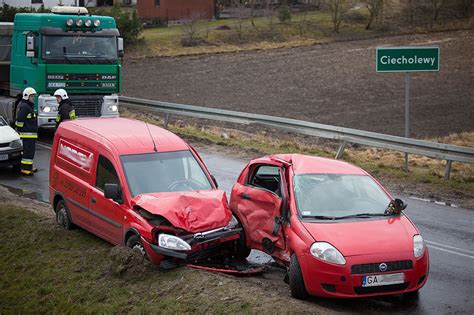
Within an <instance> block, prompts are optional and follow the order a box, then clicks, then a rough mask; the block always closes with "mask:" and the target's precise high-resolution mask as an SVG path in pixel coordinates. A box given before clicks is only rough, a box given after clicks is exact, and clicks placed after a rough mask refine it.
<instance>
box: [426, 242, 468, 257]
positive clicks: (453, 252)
mask: <svg viewBox="0 0 474 315" xmlns="http://www.w3.org/2000/svg"><path fill="white" fill-rule="evenodd" d="M428 247H429V248H433V249H437V250H440V251H442V252H447V253H451V254H456V255H459V256H464V257H467V258H471V259H474V256H472V255H466V254H462V253H458V252H455V251H452V250H449V249H444V248H441V247H436V246H433V245H428Z"/></svg>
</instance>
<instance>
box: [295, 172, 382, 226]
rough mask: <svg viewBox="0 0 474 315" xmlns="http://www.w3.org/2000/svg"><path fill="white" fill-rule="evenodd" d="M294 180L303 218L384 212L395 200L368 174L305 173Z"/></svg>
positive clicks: (298, 205)
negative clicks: (392, 200)
mask: <svg viewBox="0 0 474 315" xmlns="http://www.w3.org/2000/svg"><path fill="white" fill-rule="evenodd" d="M293 183H294V192H295V197H296V204H297V208H298V211H299V214H300V215H301V216H302V217H317V218H332V219H337V218H342V217H346V216H358V215H365V216H370V215H374V216H377V215H384V214H385V213H386V212H385V211H386V209H387V207H388V205H389V203H390V201H391V199H390V197H389V196H388V195H387V194H386V193H385V192H384V191H383V190H382V189H381V188H380V186H379V185H378V184H377V183H376V182H375V181H374V180H373V179H372V178H371V177H370V176H366V175H342V174H302V175H297V176H295V177H294V182H293Z"/></svg>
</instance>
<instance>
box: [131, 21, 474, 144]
mask: <svg viewBox="0 0 474 315" xmlns="http://www.w3.org/2000/svg"><path fill="white" fill-rule="evenodd" d="M383 45H394V46H406V45H439V46H440V54H441V57H440V58H441V63H440V71H439V72H430V73H414V74H412V85H411V98H410V107H411V109H410V114H411V116H410V120H411V136H412V137H418V138H424V137H437V136H445V135H448V134H451V133H459V132H462V131H474V123H473V122H474V31H472V30H471V31H456V32H445V33H428V34H417V35H404V36H393V37H384V38H376V39H368V40H358V41H345V42H334V43H329V44H323V45H316V46H312V47H303V48H293V49H278V50H268V51H255V52H247V53H231V54H219V55H201V56H189V57H180V58H157V59H136V60H129V59H126V60H125V61H124V65H123V76H124V91H123V92H124V95H127V96H134V97H139V98H146V99H154V100H160V101H169V102H176V103H183V104H191V105H201V106H206V107H215V108H222V109H230V110H236V111H243V112H253V113H260V114H268V115H274V116H283V117H290V118H296V119H302V120H309V121H314V122H319V123H323V124H331V125H337V126H343V127H350V128H356V129H362V130H369V131H374V132H381V133H387V134H393V135H404V112H405V74H403V73H379V74H377V73H376V71H375V50H376V47H378V46H383Z"/></svg>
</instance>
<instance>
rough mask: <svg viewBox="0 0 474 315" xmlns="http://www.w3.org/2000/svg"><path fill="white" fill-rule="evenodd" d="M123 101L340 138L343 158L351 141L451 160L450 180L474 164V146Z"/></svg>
mask: <svg viewBox="0 0 474 315" xmlns="http://www.w3.org/2000/svg"><path fill="white" fill-rule="evenodd" d="M120 104H121V105H122V106H126V107H130V108H136V109H140V110H145V111H152V112H158V113H164V114H167V118H166V123H167V121H168V119H169V115H178V116H189V117H194V118H202V119H211V120H218V121H224V122H231V123H237V124H245V125H249V124H258V125H261V126H265V127H270V128H275V129H280V130H285V131H289V132H294V133H298V134H303V135H309V136H315V137H321V138H326V139H333V140H339V141H342V144H341V146H340V147H339V150H338V151H337V154H336V158H341V157H342V155H343V152H344V148H345V146H346V144H347V143H356V144H361V145H366V146H370V147H376V148H381V149H388V150H393V151H399V152H405V153H411V154H416V155H422V156H428V157H431V158H436V159H441V160H447V164H446V171H445V178H446V179H449V176H450V173H451V164H452V162H453V161H457V162H463V163H473V164H474V148H471V147H461V146H457V145H451V144H444V143H436V142H430V141H425V140H418V139H410V138H404V137H398V136H392V135H386V134H380V133H375V132H370V131H363V130H357V129H351V128H343V127H337V126H331V125H323V124H318V123H314V122H309V121H302V120H296V119H290V118H283V117H276V116H268V115H261V114H252V113H242V112H236V111H230V110H224V109H217V108H207V107H200V106H193V105H183V104H175V103H168V102H160V101H152V100H146V99H139V98H133V97H127V96H120Z"/></svg>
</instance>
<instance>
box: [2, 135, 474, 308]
mask: <svg viewBox="0 0 474 315" xmlns="http://www.w3.org/2000/svg"><path fill="white" fill-rule="evenodd" d="M200 154H201V156H202V158H203V159H204V161H205V163H206V165H207V166H208V167H209V169H210V171H211V173H213V174H214V176H215V177H216V178H217V181H218V182H219V184H220V188H221V189H223V190H225V191H226V192H228V193H229V192H230V190H231V187H232V184H233V183H234V181H235V180H236V178H237V176H238V175H239V173H240V171H241V170H242V168H243V167H244V165H245V164H246V162H247V161H243V160H238V159H233V158H229V157H226V156H221V155H217V154H209V153H206V152H200ZM49 156H50V149H49V146H48V145H45V144H42V143H38V145H37V151H36V156H35V164H36V167H38V169H39V171H38V173H37V174H36V175H35V176H34V177H32V178H30V177H19V176H18V175H17V174H15V173H13V171H11V170H10V169H1V168H0V184H2V185H6V186H10V187H14V188H16V189H19V190H20V191H23V192H24V193H26V194H29V195H34V196H35V197H36V198H38V199H40V200H43V201H46V202H47V201H48V170H49ZM397 197H399V198H402V199H404V200H405V201H407V202H408V208H407V209H406V210H405V213H406V214H408V215H409V217H410V218H411V219H412V220H413V221H414V222H415V224H416V225H417V226H418V228H419V229H420V230H421V233H422V235H423V237H424V239H425V241H426V243H427V244H428V247H429V251H430V274H429V277H428V282H427V284H426V285H425V287H424V288H423V289H421V291H420V300H419V303H418V304H417V305H408V304H404V303H402V302H401V301H400V299H398V298H392V297H386V298H371V299H357V300H328V299H316V298H314V299H313V302H314V303H316V304H319V305H322V306H325V307H328V308H330V309H334V310H335V311H340V312H358V313H359V312H364V313H379V312H387V313H400V312H401V313H416V314H448V313H462V314H473V313H474V299H473V298H472V297H471V293H472V292H474V245H473V244H474V211H472V210H468V209H462V208H454V207H448V206H444V205H439V204H435V203H432V202H426V201H422V200H417V199H412V198H409V197H407V196H397ZM251 260H252V261H254V262H260V263H264V262H269V261H271V258H270V257H269V256H267V255H266V254H264V253H260V252H258V251H254V252H253V253H252V255H251ZM275 272H277V273H278V272H279V271H275ZM281 273H282V274H281V277H282V279H283V272H281ZM282 285H285V284H283V281H282Z"/></svg>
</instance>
